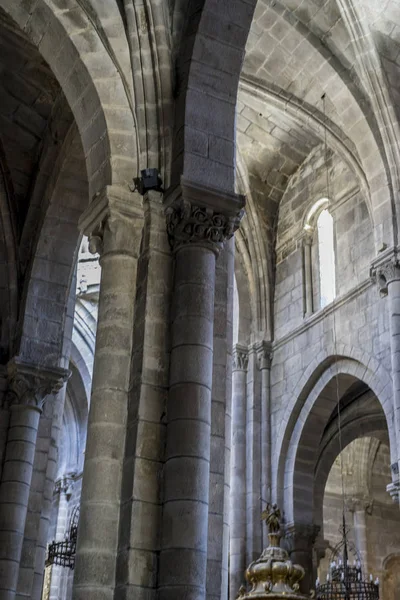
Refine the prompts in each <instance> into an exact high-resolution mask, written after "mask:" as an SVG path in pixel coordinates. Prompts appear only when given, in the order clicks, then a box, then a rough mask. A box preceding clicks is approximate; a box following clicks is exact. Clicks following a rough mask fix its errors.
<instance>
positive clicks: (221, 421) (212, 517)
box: [206, 240, 233, 600]
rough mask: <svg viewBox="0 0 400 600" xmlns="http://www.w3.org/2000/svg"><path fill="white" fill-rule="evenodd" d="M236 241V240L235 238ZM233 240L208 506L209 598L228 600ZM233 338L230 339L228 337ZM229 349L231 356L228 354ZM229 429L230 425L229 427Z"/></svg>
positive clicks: (220, 318)
mask: <svg viewBox="0 0 400 600" xmlns="http://www.w3.org/2000/svg"><path fill="white" fill-rule="evenodd" d="M232 241H233V240H232ZM232 263H233V261H232V251H231V247H230V241H229V242H227V243H226V244H225V247H224V248H223V250H222V251H221V254H220V256H219V258H218V260H217V265H216V282H215V302H214V351H213V376H212V394H211V453H210V502H209V507H208V544H207V596H206V597H207V600H221V598H223V600H227V599H226V592H224V594H225V595H223V590H222V587H223V585H222V584H223V580H222V577H223V561H224V501H225V483H226V480H225V469H226V451H227V445H226V439H225V428H226V426H227V423H226V417H227V393H226V392H227V376H226V375H227V370H228V358H229V359H230V357H231V348H232V335H229V334H228V315H227V312H228V303H229V300H230V299H229V294H230V293H232V291H233V290H232V289H231V287H230V286H229V283H228V282H229V278H230V273H229V270H230V271H231V272H232V275H233V264H232ZM229 338H230V339H229ZM228 352H229V355H228ZM229 429H230V428H229Z"/></svg>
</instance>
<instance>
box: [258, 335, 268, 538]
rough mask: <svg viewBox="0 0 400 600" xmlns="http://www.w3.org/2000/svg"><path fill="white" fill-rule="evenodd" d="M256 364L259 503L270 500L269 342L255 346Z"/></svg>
mask: <svg viewBox="0 0 400 600" xmlns="http://www.w3.org/2000/svg"><path fill="white" fill-rule="evenodd" d="M257 356H258V366H259V369H260V371H261V504H262V507H264V506H265V505H266V504H267V503H268V502H271V484H272V482H271V477H272V465H271V445H272V443H271V358H272V348H271V343H270V342H262V343H261V344H260V345H259V346H258V347H257ZM268 543H269V540H268V537H267V530H266V529H265V528H263V544H262V545H263V548H266V547H267V546H268Z"/></svg>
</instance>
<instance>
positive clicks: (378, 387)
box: [273, 345, 396, 523]
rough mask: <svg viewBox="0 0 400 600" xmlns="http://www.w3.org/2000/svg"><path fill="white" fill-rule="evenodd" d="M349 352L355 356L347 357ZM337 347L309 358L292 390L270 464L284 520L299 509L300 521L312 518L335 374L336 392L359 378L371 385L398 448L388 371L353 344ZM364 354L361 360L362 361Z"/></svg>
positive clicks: (291, 518)
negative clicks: (293, 394)
mask: <svg viewBox="0 0 400 600" xmlns="http://www.w3.org/2000/svg"><path fill="white" fill-rule="evenodd" d="M327 350H328V349H327ZM331 350H333V349H331ZM346 350H347V352H346ZM351 351H352V354H353V356H351V355H350V356H349V354H350V352H351ZM336 352H337V353H336V355H335V354H333V353H332V354H328V353H326V355H325V357H324V358H322V356H321V355H319V357H316V358H315V359H314V361H312V363H311V364H310V366H309V368H308V369H307V370H306V372H305V373H304V375H303V377H302V378H301V380H300V382H299V383H298V385H297V386H296V387H297V389H300V390H301V391H300V394H298V395H296V397H295V398H294V400H293V402H292V403H291V405H290V406H289V407H288V409H287V412H286V415H285V416H284V417H283V419H282V426H281V431H280V433H279V436H278V445H277V450H276V455H275V456H276V458H277V461H273V464H274V462H277V463H278V467H277V472H276V473H275V477H274V480H275V482H276V483H275V485H276V488H275V496H276V498H277V500H278V502H279V503H280V504H281V505H282V506H284V510H285V516H286V519H287V521H288V522H294V521H295V519H296V518H297V516H298V514H301V516H300V517H299V518H300V522H307V523H310V522H312V519H313V488H314V468H315V466H316V464H317V460H318V448H319V444H320V441H321V439H322V434H323V432H324V428H325V426H326V425H327V423H328V420H329V418H330V416H331V415H332V412H333V410H334V408H335V406H336V405H337V400H336V377H337V376H338V382H339V395H340V397H341V396H343V394H344V393H345V391H346V390H347V389H348V388H349V387H350V385H351V384H352V383H354V382H355V381H357V380H358V381H362V382H363V383H364V384H365V385H367V386H368V387H369V388H370V389H371V391H372V392H373V393H374V395H375V397H376V398H377V399H378V400H379V403H380V406H381V407H382V411H383V414H384V418H385V420H386V424H387V430H388V434H389V441H390V449H391V453H393V452H394V451H395V448H396V443H395V430H394V426H393V405H392V400H391V399H392V382H391V378H390V376H389V375H388V373H387V372H386V371H385V370H384V369H383V367H382V366H381V365H380V364H379V363H378V361H376V360H375V359H373V358H370V360H368V357H367V356H366V355H363V353H358V352H357V350H355V349H351V348H346V347H345V346H344V345H341V347H340V348H339V345H338V347H337V348H336ZM322 354H325V353H324V352H323V353H322ZM362 357H363V358H364V360H365V362H361V360H360V359H361V358H362ZM318 358H320V359H321V358H322V360H318ZM366 365H367V366H366ZM374 367H375V368H374ZM330 387H331V388H334V389H330ZM295 497H296V505H295Z"/></svg>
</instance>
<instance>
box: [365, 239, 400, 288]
mask: <svg viewBox="0 0 400 600" xmlns="http://www.w3.org/2000/svg"><path fill="white" fill-rule="evenodd" d="M370 276H371V279H372V280H373V281H374V282H375V283H376V284H377V286H378V290H379V294H380V295H381V296H382V297H383V296H387V295H388V293H389V285H390V284H391V283H392V282H393V281H400V254H399V253H398V250H397V248H390V249H389V250H386V251H385V252H383V253H382V255H381V256H379V257H378V258H377V259H375V260H374V261H373V263H372V265H371V269H370Z"/></svg>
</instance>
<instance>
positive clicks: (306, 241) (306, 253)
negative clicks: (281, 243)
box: [303, 234, 313, 317]
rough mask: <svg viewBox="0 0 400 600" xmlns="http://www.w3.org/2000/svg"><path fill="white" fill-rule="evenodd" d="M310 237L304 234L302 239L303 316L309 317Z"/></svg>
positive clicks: (311, 291) (311, 300)
mask: <svg viewBox="0 0 400 600" xmlns="http://www.w3.org/2000/svg"><path fill="white" fill-rule="evenodd" d="M311 249H312V235H311V234H305V236H304V238H303V260H304V316H305V317H309V316H310V315H312V313H313V284H312V259H311Z"/></svg>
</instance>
